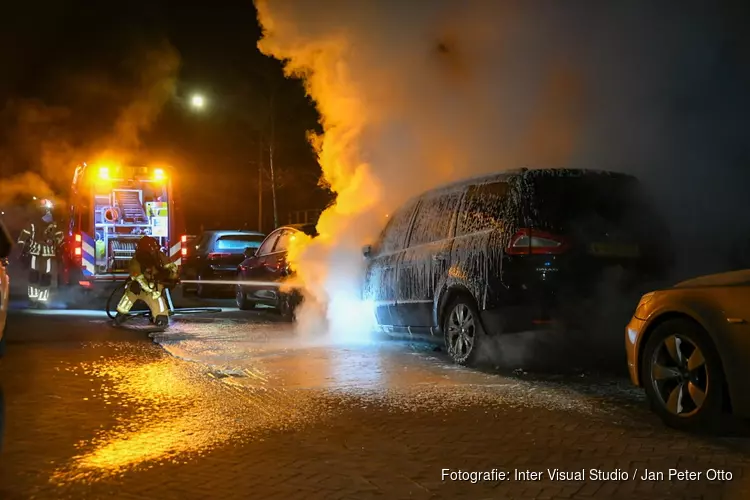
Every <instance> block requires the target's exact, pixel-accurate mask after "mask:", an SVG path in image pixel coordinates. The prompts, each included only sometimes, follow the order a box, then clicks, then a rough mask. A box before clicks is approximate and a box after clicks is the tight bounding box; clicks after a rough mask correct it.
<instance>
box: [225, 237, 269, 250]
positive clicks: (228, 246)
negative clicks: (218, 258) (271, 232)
mask: <svg viewBox="0 0 750 500" xmlns="http://www.w3.org/2000/svg"><path fill="white" fill-rule="evenodd" d="M264 238H265V236H263V235H261V234H257V235H255V234H233V235H229V236H220V237H219V239H218V240H216V250H221V251H225V252H244V251H245V249H246V248H258V247H260V244H261V243H262V242H263V239H264Z"/></svg>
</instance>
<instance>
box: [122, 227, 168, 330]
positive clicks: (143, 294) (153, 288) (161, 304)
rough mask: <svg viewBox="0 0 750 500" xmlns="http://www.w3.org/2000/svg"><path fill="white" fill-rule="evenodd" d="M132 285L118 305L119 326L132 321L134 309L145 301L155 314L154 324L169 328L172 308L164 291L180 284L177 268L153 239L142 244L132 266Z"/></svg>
mask: <svg viewBox="0 0 750 500" xmlns="http://www.w3.org/2000/svg"><path fill="white" fill-rule="evenodd" d="M128 269H129V272H130V284H129V285H128V287H127V289H126V290H125V294H124V295H123V296H122V298H121V299H120V302H119V303H118V304H117V315H116V316H115V320H114V321H115V324H116V325H120V324H122V323H123V322H124V321H125V319H126V318H127V317H128V313H129V312H130V309H131V308H132V307H133V305H134V304H135V303H136V302H137V301H139V300H141V301H143V302H144V303H145V304H146V305H147V306H148V308H149V310H150V311H151V321H152V322H153V323H155V324H156V325H157V326H159V327H166V326H168V325H169V307H168V305H167V301H166V298H165V297H164V290H165V288H166V287H169V286H171V285H173V284H174V283H176V281H177V276H178V271H177V266H176V265H175V264H174V263H172V262H169V258H168V257H167V256H166V255H165V254H164V253H162V251H161V248H160V247H159V242H158V241H156V240H155V239H154V238H152V237H150V236H144V237H143V238H141V239H140V241H139V242H138V245H137V247H136V250H135V256H134V257H133V258H132V259H131V260H130V263H129V266H128Z"/></svg>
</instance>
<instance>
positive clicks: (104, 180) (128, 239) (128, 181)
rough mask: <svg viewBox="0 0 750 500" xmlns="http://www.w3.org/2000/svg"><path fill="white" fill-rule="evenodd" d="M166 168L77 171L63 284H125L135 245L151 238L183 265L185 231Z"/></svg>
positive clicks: (83, 167) (81, 168)
mask: <svg viewBox="0 0 750 500" xmlns="http://www.w3.org/2000/svg"><path fill="white" fill-rule="evenodd" d="M173 174H174V171H173V170H172V169H169V168H167V167H148V166H117V167H113V166H90V165H87V164H85V163H84V164H81V165H79V166H78V167H77V168H76V171H75V175H74V178H73V186H72V189H71V200H70V214H69V221H68V222H69V226H68V229H69V231H68V236H67V239H66V245H65V251H64V255H63V259H62V260H63V270H62V276H61V281H62V283H63V284H67V285H72V286H76V285H78V286H81V287H84V288H85V289H90V288H92V287H94V286H95V285H97V284H100V283H103V282H113V281H122V280H125V279H126V278H127V276H128V262H129V261H130V259H131V258H132V257H133V255H134V254H135V248H136V245H137V243H138V240H139V239H140V238H142V237H143V236H151V237H152V238H155V239H156V240H157V241H158V242H159V243H160V244H161V248H162V251H163V252H164V253H166V254H167V255H168V256H169V257H170V260H171V261H172V262H175V263H177V265H181V258H182V255H183V254H184V253H185V251H186V245H185V244H186V240H187V238H186V237H185V236H184V232H185V226H184V220H183V217H182V213H181V207H180V204H179V202H178V201H177V197H176V191H175V188H174V175H173Z"/></svg>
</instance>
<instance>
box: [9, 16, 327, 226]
mask: <svg viewBox="0 0 750 500" xmlns="http://www.w3.org/2000/svg"><path fill="white" fill-rule="evenodd" d="M53 4H54V5H53ZM49 5H50V6H47V5H46V4H45V5H44V9H39V8H32V7H24V6H23V5H18V4H16V5H14V6H13V10H14V11H13V12H12V13H11V14H10V15H7V16H6V15H5V14H4V15H3V18H2V20H0V23H2V24H0V44H1V45H2V48H0V66H1V67H2V68H3V71H2V73H3V77H2V78H1V79H0V103H4V104H5V109H4V112H3V113H2V115H0V116H2V122H1V125H2V132H3V133H2V135H0V166H2V174H3V177H6V176H8V175H12V174H17V173H20V172H23V171H28V170H31V171H41V172H42V174H43V175H44V176H45V177H46V178H49V173H48V172H45V167H44V165H42V163H43V161H42V160H41V159H40V153H39V151H38V150H39V149H40V148H39V147H38V146H39V144H41V143H48V144H49V143H53V144H57V143H64V144H65V149H66V151H67V150H69V149H72V150H73V151H74V153H73V154H69V155H68V156H70V157H71V160H72V159H73V158H76V157H77V156H78V155H77V154H76V152H77V151H78V150H79V149H80V150H86V149H87V146H90V144H91V143H93V142H95V141H96V140H98V139H99V138H100V136H101V135H102V131H107V130H110V129H111V128H112V125H113V123H114V122H115V120H116V119H117V116H118V113H120V112H121V110H122V109H123V107H124V106H125V105H127V104H128V103H129V102H130V101H131V100H132V99H133V96H134V90H133V89H135V88H137V87H138V85H139V80H140V78H142V74H141V72H142V71H144V66H145V65H146V62H145V61H146V60H147V58H148V57H149V53H150V52H149V51H152V50H161V49H163V48H164V47H171V48H173V49H174V50H175V51H176V53H177V54H178V55H179V73H178V74H177V75H176V76H177V78H176V82H175V93H174V95H173V96H171V98H170V99H168V101H167V102H166V103H165V104H164V106H163V108H162V109H161V112H160V113H159V115H158V118H157V119H156V120H155V121H154V123H153V124H152V125H151V126H150V127H149V130H145V131H144V132H142V133H141V134H140V139H141V144H140V145H139V148H138V154H139V157H138V158H139V161H143V160H145V161H148V160H149V159H150V158H156V157H158V158H159V159H161V158H166V159H168V160H169V161H170V162H172V164H173V165H175V166H176V167H178V168H179V169H180V170H181V172H182V178H181V179H180V180H181V181H182V182H181V184H182V185H181V191H182V193H183V198H184V200H183V201H184V204H185V205H186V206H187V208H188V214H189V225H190V226H191V227H190V229H191V230H193V231H196V230H198V229H199V227H200V225H204V226H205V227H206V228H208V227H217V226H218V227H220V226H225V227H235V226H236V227H243V226H246V227H248V228H251V229H255V228H256V226H257V221H258V194H257V193H258V161H259V155H260V145H259V143H258V139H259V134H262V137H263V138H264V147H266V148H267V146H268V139H269V137H270V121H269V119H268V116H269V102H270V95H271V94H272V93H273V95H274V96H275V98H274V101H273V102H274V106H273V116H274V137H275V140H274V144H275V148H274V150H275V154H274V165H275V172H276V178H277V179H276V180H277V187H278V189H277V199H278V213H279V222H280V223H286V222H288V214H289V212H290V211H295V210H304V209H309V208H312V209H315V208H317V209H321V208H324V207H325V205H326V204H327V203H328V202H329V200H330V196H331V195H330V193H327V192H325V191H323V190H321V189H319V188H317V187H316V186H317V182H318V178H319V176H320V169H319V167H318V166H317V163H316V161H315V158H314V155H313V153H312V151H311V149H310V146H309V143H308V142H307V140H306V135H305V134H306V131H307V130H310V129H316V128H317V127H318V125H317V115H316V112H315V110H314V106H313V105H312V103H311V101H310V100H309V99H308V98H307V97H306V96H305V93H304V90H303V87H302V85H301V83H300V82H298V81H293V80H288V79H285V78H284V77H283V73H282V69H281V64H280V63H279V62H278V61H276V60H273V59H270V58H267V57H265V56H263V55H261V54H260V52H259V51H258V49H257V47H256V44H257V41H258V39H259V37H260V28H259V27H258V23H257V19H256V11H255V8H254V7H253V4H252V2H249V1H248V2H223V3H222V2H218V3H216V2H214V3H211V4H204V5H200V4H199V3H197V2H195V3H190V5H188V6H182V5H179V3H178V2H173V3H170V2H158V1H155V2H150V1H143V2H140V1H136V2H127V3H122V4H118V6H117V8H116V9H115V8H113V7H112V6H111V5H112V4H109V3H104V2H83V1H82V2H70V1H68V2H54V3H53V2H49ZM194 92H200V93H202V94H203V95H205V96H206V98H207V101H208V104H209V106H208V107H207V108H206V109H205V110H204V111H202V112H200V113H198V112H195V111H194V110H191V109H190V107H189V106H186V102H188V100H189V97H190V96H191V95H192V94H193V93H194ZM32 106H33V109H35V110H41V111H40V112H41V113H46V114H47V115H49V116H50V119H49V120H48V121H44V124H43V126H37V127H35V128H34V132H33V134H29V133H25V134H23V139H20V138H19V136H20V135H21V134H20V133H19V128H18V117H19V115H21V114H22V111H19V110H24V109H29V108H30V107H32ZM0 107H1V106H0ZM29 135H31V136H33V137H31V138H29ZM22 142H23V143H25V142H30V143H31V144H29V145H27V146H25V147H24V146H21V143H22ZM58 149H59V148H58ZM81 154H83V153H81ZM67 159H68V158H67V157H66V160H67ZM77 160H78V161H86V160H87V158H85V157H80V158H77ZM89 161H90V160H89ZM57 163H61V162H57ZM74 166H75V165H74V164H72V165H70V167H69V168H70V173H69V174H68V173H65V174H60V175H59V177H56V178H54V179H52V182H53V183H54V184H55V190H56V191H59V192H62V191H64V189H65V188H66V187H67V185H68V184H69V182H70V181H69V178H71V177H72V171H73V168H74ZM263 167H264V184H265V188H266V189H265V191H264V206H263V211H264V214H263V215H264V228H263V229H265V230H266V231H268V230H270V227H271V225H272V224H273V219H272V205H271V193H270V187H269V186H270V182H269V181H270V176H269V174H268V168H267V167H268V161H267V153H266V155H265V156H264V163H263ZM55 170H59V169H55ZM45 174H46V175H45Z"/></svg>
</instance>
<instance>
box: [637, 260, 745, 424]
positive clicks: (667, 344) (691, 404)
mask: <svg viewBox="0 0 750 500" xmlns="http://www.w3.org/2000/svg"><path fill="white" fill-rule="evenodd" d="M625 346H626V349H627V357H628V369H629V371H630V378H631V380H632V382H633V383H634V384H635V385H636V386H639V387H643V388H644V389H645V391H646V395H647V397H648V399H649V402H650V403H651V406H652V408H653V410H654V411H655V412H656V413H657V414H658V415H659V416H660V417H661V418H662V420H664V422H665V423H666V424H667V425H669V426H672V427H675V428H679V429H683V430H702V429H706V430H709V429H711V428H712V427H714V426H715V425H716V424H717V423H718V422H719V420H720V419H719V417H720V416H721V415H722V414H723V413H725V412H731V413H733V414H735V415H737V416H739V417H750V391H748V388H750V384H749V383H748V382H749V381H750V379H749V378H748V376H749V375H750V269H749V270H743V271H733V272H729V273H722V274H715V275H710V276H703V277H699V278H694V279H691V280H688V281H684V282H682V283H679V284H677V285H675V286H674V287H672V288H669V289H664V290H658V291H654V292H651V293H647V294H646V295H644V296H643V297H642V298H641V300H640V302H639V303H638V306H637V308H636V310H635V313H634V314H633V317H632V319H631V320H630V323H629V324H628V326H627V328H626V332H625Z"/></svg>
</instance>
